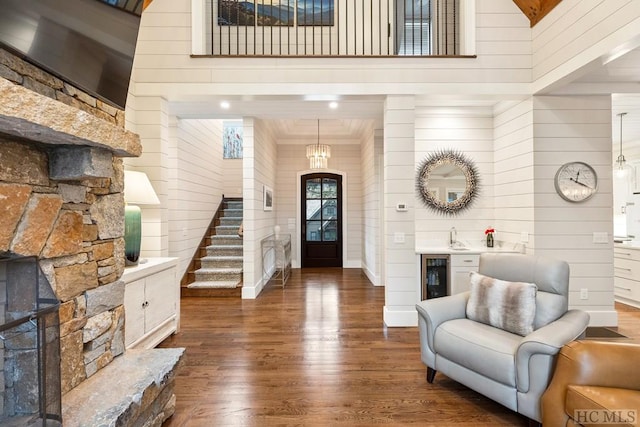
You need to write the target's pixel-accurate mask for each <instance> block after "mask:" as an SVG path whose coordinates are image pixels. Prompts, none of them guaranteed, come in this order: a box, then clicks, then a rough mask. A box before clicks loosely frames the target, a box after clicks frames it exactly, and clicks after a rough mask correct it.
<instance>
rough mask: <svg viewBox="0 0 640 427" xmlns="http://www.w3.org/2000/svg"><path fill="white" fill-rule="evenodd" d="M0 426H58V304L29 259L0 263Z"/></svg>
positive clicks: (35, 263)
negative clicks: (0, 303)
mask: <svg viewBox="0 0 640 427" xmlns="http://www.w3.org/2000/svg"><path fill="white" fill-rule="evenodd" d="M0 302H2V305H1V306H0V360H1V361H2V363H1V364H0V366H1V373H0V424H2V425H7V426H27V427H32V426H33V427H37V426H48V427H53V426H60V425H62V406H61V396H60V370H59V369H56V368H57V367H58V366H59V365H60V323H59V317H58V308H59V303H58V299H57V298H56V296H55V294H54V292H53V289H51V286H50V285H49V282H48V281H47V279H46V277H44V274H43V273H42V270H41V269H40V267H39V266H38V261H37V259H36V258H34V257H26V258H23V257H19V258H3V259H0Z"/></svg>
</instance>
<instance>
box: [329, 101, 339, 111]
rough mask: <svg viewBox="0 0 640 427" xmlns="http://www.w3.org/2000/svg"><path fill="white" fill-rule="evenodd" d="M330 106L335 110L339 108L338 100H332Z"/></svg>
mask: <svg viewBox="0 0 640 427" xmlns="http://www.w3.org/2000/svg"><path fill="white" fill-rule="evenodd" d="M329 108H331V109H332V110H335V109H336V108H338V103H337V102H336V101H331V102H330V103H329Z"/></svg>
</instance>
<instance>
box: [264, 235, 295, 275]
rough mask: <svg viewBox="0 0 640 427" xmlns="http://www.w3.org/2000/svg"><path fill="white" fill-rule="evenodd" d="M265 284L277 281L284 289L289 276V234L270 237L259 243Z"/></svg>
mask: <svg viewBox="0 0 640 427" xmlns="http://www.w3.org/2000/svg"><path fill="white" fill-rule="evenodd" d="M260 246H261V248H262V274H263V278H264V279H265V282H270V281H271V280H272V279H274V280H277V281H279V282H280V283H281V285H282V287H284V285H285V283H287V280H288V279H289V276H290V275H291V234H280V235H278V236H277V237H276V236H275V235H273V234H272V235H271V236H269V237H265V238H264V239H262V241H261V242H260Z"/></svg>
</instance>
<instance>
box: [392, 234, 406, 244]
mask: <svg viewBox="0 0 640 427" xmlns="http://www.w3.org/2000/svg"><path fill="white" fill-rule="evenodd" d="M393 243H404V233H393Z"/></svg>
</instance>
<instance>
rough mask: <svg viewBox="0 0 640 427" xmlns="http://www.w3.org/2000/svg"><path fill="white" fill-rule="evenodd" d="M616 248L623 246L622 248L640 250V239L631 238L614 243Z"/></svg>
mask: <svg viewBox="0 0 640 427" xmlns="http://www.w3.org/2000/svg"><path fill="white" fill-rule="evenodd" d="M613 247H614V248H622V249H632V250H635V251H640V241H638V240H630V241H628V242H624V243H614V244H613Z"/></svg>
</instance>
